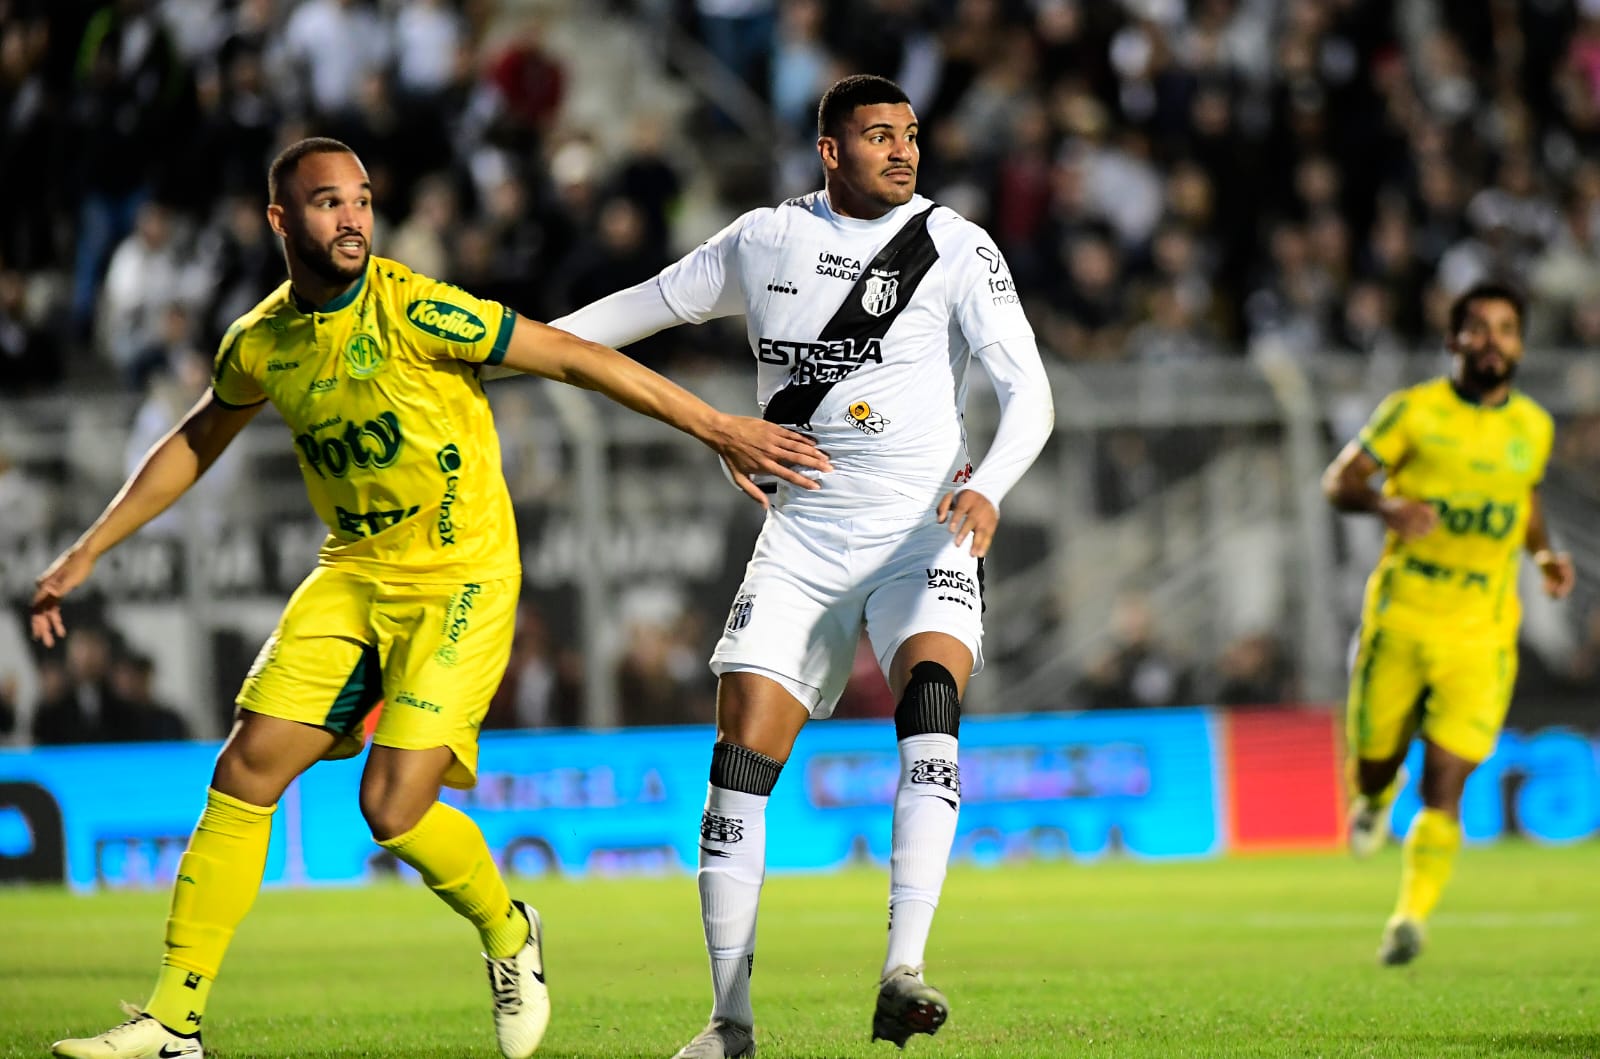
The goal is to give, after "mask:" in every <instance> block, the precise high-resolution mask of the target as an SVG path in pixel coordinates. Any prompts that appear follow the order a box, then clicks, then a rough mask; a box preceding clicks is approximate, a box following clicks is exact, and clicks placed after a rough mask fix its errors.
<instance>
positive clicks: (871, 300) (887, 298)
mask: <svg viewBox="0 0 1600 1059" xmlns="http://www.w3.org/2000/svg"><path fill="white" fill-rule="evenodd" d="M899 275H900V273H899V272H898V271H895V272H888V271H885V270H884V269H881V268H875V269H872V270H871V274H870V275H868V276H867V279H866V282H865V283H863V284H862V285H861V307H862V308H863V309H865V310H866V311H867V313H868V314H869V315H871V316H882V315H883V314H884V313H886V312H888V311H889V310H891V309H893V308H894V306H895V303H896V302H897V301H899V300H900V298H899V295H900V280H899V279H897V278H896V277H897V276H899Z"/></svg>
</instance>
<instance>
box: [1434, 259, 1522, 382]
mask: <svg viewBox="0 0 1600 1059" xmlns="http://www.w3.org/2000/svg"><path fill="white" fill-rule="evenodd" d="M1526 308H1527V303H1526V301H1525V300H1524V298H1523V296H1522V292H1521V291H1519V290H1517V289H1516V288H1515V287H1513V286H1511V285H1510V284H1508V283H1501V282H1498V281H1495V280H1486V281H1484V282H1482V283H1476V284H1474V285H1473V286H1471V287H1468V288H1467V289H1466V290H1465V291H1463V292H1462V293H1461V294H1460V296H1459V297H1457V298H1456V300H1455V301H1454V302H1452V303H1451V305H1450V334H1449V336H1448V337H1447V339H1446V342H1445V345H1446V346H1447V347H1448V348H1449V350H1450V352H1451V353H1452V354H1454V356H1455V357H1456V365H1457V367H1456V374H1457V378H1458V380H1459V381H1460V382H1462V383H1464V384H1466V385H1467V386H1468V387H1470V388H1471V389H1473V390H1475V391H1477V392H1479V393H1485V392H1488V391H1489V390H1493V389H1495V388H1496V387H1498V386H1502V385H1504V384H1505V383H1508V382H1510V381H1511V379H1512V377H1513V376H1515V375H1516V373H1517V366H1518V365H1520V364H1521V363H1522V328H1523V317H1524V315H1525V314H1526Z"/></svg>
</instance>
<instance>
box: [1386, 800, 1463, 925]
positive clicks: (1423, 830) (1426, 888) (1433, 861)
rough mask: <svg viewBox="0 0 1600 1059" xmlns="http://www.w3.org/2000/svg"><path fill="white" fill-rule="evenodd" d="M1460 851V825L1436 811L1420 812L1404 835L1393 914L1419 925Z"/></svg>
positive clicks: (1425, 917) (1446, 815)
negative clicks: (1397, 894) (1397, 898)
mask: <svg viewBox="0 0 1600 1059" xmlns="http://www.w3.org/2000/svg"><path fill="white" fill-rule="evenodd" d="M1460 849H1461V824H1460V822H1459V821H1457V820H1455V819H1454V818H1452V817H1451V816H1450V815H1449V814H1447V813H1442V812H1440V811H1439V810H1437V809H1423V810H1422V811H1421V812H1420V813H1418V814H1417V817H1416V819H1415V820H1413V821H1412V822H1411V830H1410V832H1408V833H1407V834H1406V843H1405V851H1404V854H1403V859H1402V867H1401V870H1400V900H1399V902H1398V903H1397V904H1396V905H1395V909H1394V914H1395V916H1396V917H1397V918H1400V919H1414V920H1416V921H1417V922H1419V923H1420V922H1423V921H1424V920H1426V919H1427V918H1428V915H1429V914H1430V913H1431V912H1432V911H1433V908H1434V906H1435V905H1437V904H1438V903H1439V895H1440V894H1441V893H1443V892H1444V887H1445V883H1447V882H1449V881H1450V872H1451V870H1452V869H1453V868H1454V867H1455V864H1456V853H1458V852H1459V851H1460Z"/></svg>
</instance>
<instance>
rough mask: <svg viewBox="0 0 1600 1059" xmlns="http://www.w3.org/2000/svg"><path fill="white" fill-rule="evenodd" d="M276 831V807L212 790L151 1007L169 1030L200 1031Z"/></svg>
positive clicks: (183, 868) (181, 868)
mask: <svg viewBox="0 0 1600 1059" xmlns="http://www.w3.org/2000/svg"><path fill="white" fill-rule="evenodd" d="M271 835H272V807H271V806H260V805H251V804H250V803H248V802H241V801H240V800H239V799H237V798H231V797H229V796H228V795H226V794H222V793H220V792H218V791H215V790H207V791H206V808H205V811H204V812H202V813H201V814H200V822H199V823H198V824H197V825H195V829H194V834H193V835H191V836H190V837H189V848H188V850H187V851H186V852H185V853H184V855H183V858H182V859H181V860H179V861H178V878H177V881H176V882H174V883H173V886H172V909H171V911H170V912H169V913H168V914H167V951H166V955H165V956H163V957H162V958H161V973H160V975H159V976H158V977H157V979H156V989H155V992H154V993H153V994H152V995H151V997H150V1002H149V1003H148V1004H146V1005H145V1008H144V1009H145V1011H147V1012H148V1013H149V1014H151V1015H154V1016H155V1018H156V1020H157V1021H159V1022H160V1023H161V1024H162V1025H164V1026H166V1027H167V1028H168V1029H171V1030H175V1031H177V1032H178V1033H194V1032H196V1031H197V1030H199V1028H200V1017H201V1015H203V1014H204V1013H205V1009H206V998H207V997H208V996H209V995H210V993H211V983H212V981H213V980H214V979H215V978H216V977H217V968H218V967H220V966H221V965H222V956H223V953H225V952H226V951H227V949H228V942H229V941H231V940H232V939H233V932H234V929H235V928H236V927H238V925H239V922H240V920H242V919H244V917H245V913H246V912H249V911H250V906H251V905H252V904H254V903H255V899H256V892H257V891H258V890H260V889H261V873H262V871H263V869H264V868H265V867H266V863H267V841H268V839H269V838H270V837H271Z"/></svg>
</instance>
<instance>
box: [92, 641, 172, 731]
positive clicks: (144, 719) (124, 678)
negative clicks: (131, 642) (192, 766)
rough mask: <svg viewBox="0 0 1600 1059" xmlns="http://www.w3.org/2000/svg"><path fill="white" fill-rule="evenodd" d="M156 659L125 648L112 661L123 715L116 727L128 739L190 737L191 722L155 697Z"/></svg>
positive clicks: (116, 697)
mask: <svg viewBox="0 0 1600 1059" xmlns="http://www.w3.org/2000/svg"><path fill="white" fill-rule="evenodd" d="M155 671H156V667H155V663H154V662H152V661H151V660H150V657H149V656H148V655H142V654H138V653H137V652H133V651H125V652H123V653H122V654H120V655H118V656H117V659H116V661H114V662H112V664H111V679H110V685H111V694H112V701H113V702H115V703H116V706H117V709H118V710H119V711H120V715H119V716H118V717H117V719H116V727H117V728H118V730H119V731H120V732H121V734H122V736H123V738H124V739H126V740H127V741H128V742H161V741H166V740H174V739H187V738H189V726H188V725H187V724H186V723H184V720H183V718H182V717H180V716H179V715H178V712H177V711H176V710H174V709H173V708H172V707H170V706H167V705H165V704H164V703H161V702H158V701H157V700H156V697H155V686H154V680H155Z"/></svg>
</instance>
